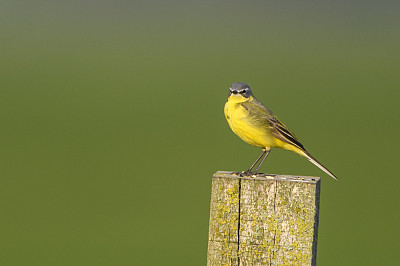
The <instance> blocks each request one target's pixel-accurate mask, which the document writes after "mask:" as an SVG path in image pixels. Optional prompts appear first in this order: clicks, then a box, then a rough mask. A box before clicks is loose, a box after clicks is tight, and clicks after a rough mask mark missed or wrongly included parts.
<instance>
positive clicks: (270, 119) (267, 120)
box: [242, 99, 305, 151]
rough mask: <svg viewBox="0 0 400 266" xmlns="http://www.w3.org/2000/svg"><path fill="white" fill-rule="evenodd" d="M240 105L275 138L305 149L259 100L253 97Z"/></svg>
mask: <svg viewBox="0 0 400 266" xmlns="http://www.w3.org/2000/svg"><path fill="white" fill-rule="evenodd" d="M242 105H243V106H244V107H245V108H246V109H247V110H248V111H249V112H250V113H251V115H252V116H254V118H255V120H256V121H257V123H258V124H259V125H260V126H264V127H265V128H266V130H269V131H270V132H271V134H272V135H273V136H274V137H275V138H277V139H279V140H281V141H283V142H286V143H289V144H291V145H293V146H295V147H298V148H300V149H302V150H304V151H305V148H304V146H303V144H301V143H300V141H299V140H298V139H297V137H296V136H295V135H294V134H293V133H292V132H290V130H289V129H288V128H287V127H286V126H285V125H284V124H283V123H282V122H281V121H280V120H279V119H278V117H276V115H274V113H273V112H272V111H271V110H269V109H268V108H267V107H266V106H264V105H263V104H262V103H261V102H259V101H258V100H256V99H253V101H251V102H246V103H242Z"/></svg>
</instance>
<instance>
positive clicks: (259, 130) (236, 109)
mask: <svg viewBox="0 0 400 266" xmlns="http://www.w3.org/2000/svg"><path fill="white" fill-rule="evenodd" d="M224 112H225V117H226V120H227V121H228V124H229V126H230V127H231V129H232V131H233V132H234V133H235V134H236V135H238V136H239V137H240V138H241V139H242V140H244V141H245V142H247V143H249V144H251V145H254V146H258V147H261V148H269V147H272V146H274V138H273V137H272V135H271V134H270V132H269V131H268V130H267V129H266V128H265V127H260V126H257V123H256V121H254V119H252V117H251V115H250V113H249V112H248V111H247V110H246V109H245V108H244V107H243V106H242V105H241V104H240V103H238V102H234V101H230V100H228V101H227V102H226V104H225V108H224Z"/></svg>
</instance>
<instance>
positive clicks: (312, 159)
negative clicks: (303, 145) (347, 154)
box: [302, 150, 338, 180]
mask: <svg viewBox="0 0 400 266" xmlns="http://www.w3.org/2000/svg"><path fill="white" fill-rule="evenodd" d="M302 152H303V156H305V157H306V158H307V159H308V160H309V161H310V162H312V163H313V164H315V165H316V166H318V168H319V169H321V170H322V171H324V172H325V173H327V174H328V175H330V176H331V177H333V178H334V179H336V180H338V178H337V177H336V176H335V175H334V174H332V172H331V171H329V170H328V168H326V167H325V166H323V165H322V164H321V163H320V162H318V161H317V159H315V158H314V157H312V156H311V154H309V153H308V152H307V151H305V150H303V151H302Z"/></svg>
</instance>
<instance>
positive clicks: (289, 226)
mask: <svg viewBox="0 0 400 266" xmlns="http://www.w3.org/2000/svg"><path fill="white" fill-rule="evenodd" d="M319 182H320V180H319V178H312V177H293V176H265V175H257V176H256V177H242V176H240V175H239V174H237V173H232V172H217V173H216V174H215V175H214V177H213V182H212V196H211V211H210V230H209V246H208V257H207V263H208V265H224V264H228V265H238V264H239V263H240V264H242V265H264V264H268V265H311V264H315V261H316V240H317V228H318V207H319V184H320V183H319Z"/></svg>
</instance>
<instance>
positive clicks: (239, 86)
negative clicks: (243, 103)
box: [229, 82, 253, 98]
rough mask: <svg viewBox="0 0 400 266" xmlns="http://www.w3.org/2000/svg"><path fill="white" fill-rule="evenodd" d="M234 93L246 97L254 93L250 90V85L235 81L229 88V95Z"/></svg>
mask: <svg viewBox="0 0 400 266" xmlns="http://www.w3.org/2000/svg"><path fill="white" fill-rule="evenodd" d="M232 94H236V95H241V96H243V97H245V98H249V97H250V96H252V95H253V93H252V92H251V90H250V86H249V85H247V84H246V83H243V82H235V83H233V84H232V85H231V87H230V88H229V96H231V95H232Z"/></svg>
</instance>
